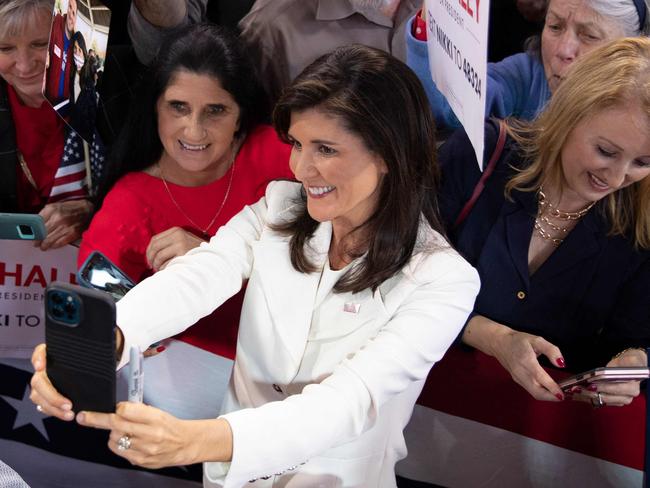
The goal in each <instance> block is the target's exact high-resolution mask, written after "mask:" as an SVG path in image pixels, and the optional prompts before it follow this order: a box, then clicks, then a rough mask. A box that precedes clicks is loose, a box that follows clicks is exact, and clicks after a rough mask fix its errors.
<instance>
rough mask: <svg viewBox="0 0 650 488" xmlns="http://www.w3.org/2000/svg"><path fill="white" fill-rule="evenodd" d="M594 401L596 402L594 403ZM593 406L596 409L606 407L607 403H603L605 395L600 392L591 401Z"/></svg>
mask: <svg viewBox="0 0 650 488" xmlns="http://www.w3.org/2000/svg"><path fill="white" fill-rule="evenodd" d="M594 400H596V401H595V402H594ZM591 405H592V406H593V407H594V408H601V407H604V406H605V402H604V401H603V395H602V394H601V393H600V392H598V393H596V396H595V397H593V398H592V399H591Z"/></svg>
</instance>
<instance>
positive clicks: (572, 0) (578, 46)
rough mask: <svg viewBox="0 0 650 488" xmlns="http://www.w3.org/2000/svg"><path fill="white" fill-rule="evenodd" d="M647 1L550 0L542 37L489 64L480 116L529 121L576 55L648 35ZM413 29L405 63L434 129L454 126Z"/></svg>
mask: <svg viewBox="0 0 650 488" xmlns="http://www.w3.org/2000/svg"><path fill="white" fill-rule="evenodd" d="M647 2H648V0H550V1H549V2H548V9H547V12H546V16H545V21H544V29H543V31H542V34H541V36H540V37H536V38H534V39H532V40H531V41H532V42H528V47H529V49H528V51H527V52H525V53H520V54H515V55H513V56H509V57H507V58H505V59H503V60H502V61H499V62H498V63H488V68H487V91H486V107H485V116H486V117H497V118H506V117H516V118H519V119H523V120H533V119H534V118H535V117H537V115H538V114H539V113H540V112H541V111H542V109H543V108H544V107H545V106H546V104H547V102H548V100H549V98H550V97H551V95H552V93H553V92H554V91H555V90H556V89H557V87H558V86H559V85H560V83H561V81H562V80H563V79H564V77H565V76H566V73H567V71H568V69H569V68H570V67H571V65H572V64H573V63H574V62H575V61H576V60H577V59H579V58H580V57H581V56H583V55H584V54H586V53H588V52H590V51H592V50H593V49H595V48H597V47H599V46H602V45H603V44H604V43H606V42H608V41H611V40H613V39H618V38H622V37H624V36H637V35H648V34H649V33H650V15H649V14H648V5H647ZM412 26H413V22H411V23H409V25H408V27H407V32H406V37H407V62H408V65H409V66H410V67H411V68H412V69H413V70H414V71H415V72H416V74H417V75H418V77H419V78H420V80H421V81H422V84H423V85H424V86H425V89H426V91H427V95H428V97H429V102H430V104H431V108H432V110H433V113H434V116H435V119H436V122H437V123H438V125H440V126H447V127H459V126H460V123H459V122H458V119H457V118H456V116H455V115H454V113H453V110H452V109H451V106H450V105H449V103H447V100H446V98H445V97H444V96H443V95H442V93H441V92H440V91H439V90H438V88H437V87H436V84H435V83H434V82H433V80H432V78H431V72H430V70H429V57H428V51H427V44H426V42H425V41H426V37H424V38H423V37H421V35H417V37H416V34H415V33H414V32H415V31H413V30H412ZM420 30H422V29H420Z"/></svg>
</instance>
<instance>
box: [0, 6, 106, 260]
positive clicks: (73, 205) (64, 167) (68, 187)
mask: <svg viewBox="0 0 650 488" xmlns="http://www.w3.org/2000/svg"><path fill="white" fill-rule="evenodd" d="M52 4H53V2H52V1H51V0H8V1H4V2H2V3H0V125H1V126H2V127H3V130H2V132H1V133H0V211H2V212H26V213H37V212H38V213H40V215H41V216H42V217H43V219H44V221H45V227H46V230H47V237H46V238H45V239H44V240H43V241H42V242H41V243H40V247H41V249H42V250H46V249H49V248H55V247H61V246H64V245H66V244H69V243H71V242H73V241H75V240H77V239H78V238H79V237H80V236H81V232H82V231H83V230H84V228H85V227H86V225H87V223H88V220H89V217H90V213H91V211H92V208H93V207H92V204H91V203H90V201H89V200H88V199H87V198H86V197H87V195H88V191H87V188H86V186H85V184H86V166H85V165H84V161H83V158H81V157H79V158H77V159H75V160H74V161H73V160H72V159H71V158H69V157H68V156H66V155H64V154H65V153H64V143H65V144H67V145H68V146H67V147H66V148H65V150H66V151H72V152H70V153H69V154H73V155H74V154H77V155H78V154H79V152H78V151H75V150H74V149H73V146H74V145H78V143H79V142H78V137H77V136H76V134H74V133H71V132H68V133H66V131H67V129H66V127H65V124H64V122H63V120H62V119H60V118H59V117H58V115H57V114H56V112H55V111H54V109H52V107H51V106H50V105H49V104H48V103H47V102H46V101H45V98H44V97H43V94H42V90H43V77H44V75H45V67H46V60H47V51H48V42H49V33H50V24H51V21H52Z"/></svg>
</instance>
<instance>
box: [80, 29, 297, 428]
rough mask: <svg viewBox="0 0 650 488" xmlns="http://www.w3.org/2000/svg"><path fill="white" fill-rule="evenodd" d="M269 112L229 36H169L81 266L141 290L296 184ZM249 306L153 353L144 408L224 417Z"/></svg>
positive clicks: (228, 310) (209, 320)
mask: <svg viewBox="0 0 650 488" xmlns="http://www.w3.org/2000/svg"><path fill="white" fill-rule="evenodd" d="M265 108H266V103H265V99H264V96H263V92H262V89H261V87H260V84H259V83H258V81H257V78H256V77H255V75H254V72H253V69H252V68H251V65H250V63H249V60H248V58H247V55H246V53H245V52H244V51H243V50H242V48H241V47H240V45H239V42H238V41H237V39H236V37H235V36H234V35H233V34H232V33H230V32H228V31H227V30H225V29H224V28H222V27H218V26H215V25H208V24H200V25H194V26H191V27H188V28H186V29H184V30H181V31H179V32H177V33H176V34H175V35H174V36H171V37H170V38H169V39H168V41H167V43H166V44H165V45H164V46H163V48H162V49H161V50H160V51H159V55H158V58H157V60H156V62H155V63H153V64H152V67H151V69H150V71H149V74H148V78H146V79H145V80H144V81H143V83H142V85H141V86H140V96H139V97H138V104H136V105H135V106H134V107H133V111H132V113H131V114H130V116H129V119H128V121H127V124H126V126H125V127H124V129H123V131H122V133H121V135H120V137H119V138H118V140H117V141H116V143H115V147H114V150H113V152H112V155H111V161H110V162H109V164H108V167H107V176H106V180H105V182H104V185H103V187H102V188H101V189H100V199H101V200H102V203H101V206H100V208H99V210H98V212H97V213H96V214H95V216H94V217H93V220H92V222H91V224H90V227H89V228H88V230H87V231H86V232H85V233H84V235H83V238H82V241H81V246H80V248H79V256H78V265H79V266H82V264H83V263H84V261H85V260H86V258H87V257H88V256H89V255H90V253H91V252H92V251H95V250H98V251H101V252H102V253H103V254H104V255H105V256H106V257H108V259H109V260H110V261H111V262H113V263H114V264H115V265H117V267H118V268H120V269H121V270H122V271H124V273H126V275H128V277H129V278H130V279H131V280H132V281H133V282H135V283H138V282H140V281H142V280H144V279H145V278H147V277H148V276H151V275H152V274H153V273H155V272H157V271H159V270H161V269H163V268H164V267H165V266H166V265H167V263H169V262H170V261H171V260H172V259H173V258H174V257H176V256H181V255H183V254H185V253H186V252H187V251H189V250H190V249H193V248H195V247H198V246H200V245H201V244H203V243H205V242H207V241H208V240H209V239H210V238H211V236H213V235H214V233H215V232H216V231H217V229H218V228H219V227H221V226H222V225H224V224H225V223H227V222H228V221H229V220H230V219H231V218H232V217H233V216H234V215H235V214H237V212H239V211H240V210H241V209H242V208H243V207H244V206H245V205H248V204H251V203H253V202H256V201H257V200H259V199H260V198H261V197H262V196H263V194H264V190H265V188H266V186H267V185H268V183H269V182H270V181H272V180H275V179H291V178H292V177H293V175H292V173H291V170H290V169H289V152H290V150H291V147H290V146H289V145H288V144H286V143H285V142H283V141H281V140H280V139H279V138H278V136H277V134H276V133H275V131H274V130H273V128H272V127H270V126H268V125H265V124H263V123H261V122H262V121H263V120H264V119H265V118H266V117H267V116H268V111H267V110H265ZM243 296H244V295H243V292H241V293H238V294H236V295H235V296H233V297H232V298H231V299H229V300H228V301H227V302H226V303H224V304H223V306H221V307H220V308H219V309H218V310H216V311H215V312H214V313H213V314H211V315H210V316H208V317H205V318H204V319H202V320H200V321H199V322H198V323H197V324H196V325H195V326H194V327H192V328H191V329H189V330H187V331H185V332H183V333H181V334H179V335H178V336H177V337H175V338H174V339H170V340H169V341H165V343H164V344H160V345H158V346H156V348H154V349H153V350H149V352H148V353H147V354H148V355H149V354H151V353H153V354H155V353H156V352H160V353H161V354H158V355H156V356H155V357H148V358H147V359H146V360H145V362H144V364H145V374H146V376H147V378H148V380H147V382H146V383H145V401H147V402H149V403H151V404H153V405H156V406H158V407H160V408H162V409H164V410H166V411H168V412H170V413H173V414H174V415H176V416H179V417H182V418H188V419H190V418H206V417H210V416H216V415H217V414H218V412H219V408H220V406H221V401H222V399H223V395H224V392H225V389H226V385H227V382H228V376H229V374H230V369H231V364H232V361H231V359H232V358H233V357H234V354H235V348H236V341H237V325H238V323H239V315H240V311H241V307H242V300H243ZM208 372H209V373H208ZM208 374H209V375H210V376H209V377H208V378H206V375H208Z"/></svg>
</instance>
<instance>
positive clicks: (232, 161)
mask: <svg viewBox="0 0 650 488" xmlns="http://www.w3.org/2000/svg"><path fill="white" fill-rule="evenodd" d="M239 147H240V146H239V145H238V146H237V147H236V148H234V150H233V155H232V157H231V159H230V179H229V180H228V187H227V188H226V194H225V195H224V197H223V201H222V202H221V206H219V209H218V210H217V213H216V214H214V217H212V220H210V223H209V224H208V225H206V226H205V227H203V228H202V227H201V226H200V225H198V224H197V223H196V222H194V220H192V218H191V217H190V216H189V215H187V213H186V212H185V210H183V208H182V207H181V206H180V205H179V204H178V202H177V201H176V199H175V198H174V195H173V194H172V192H171V190H170V189H169V185H167V180H166V179H165V175H164V174H163V169H162V166H160V161H158V170H159V171H160V179H161V180H162V181H163V185H164V186H165V190H166V191H167V195H169V198H170V199H171V201H172V202H173V204H174V205H175V206H176V208H177V209H178V211H179V212H180V213H181V214H183V217H185V218H186V219H187V221H188V222H189V223H190V224H192V226H193V227H194V228H195V229H198V230H199V231H201V234H202V235H203V237H204V238H205V239H208V238H209V237H210V234H209V233H208V229H210V227H212V224H214V222H215V221H216V220H217V217H219V214H221V211H222V210H223V207H224V206H225V205H226V200H228V195H230V187H231V186H232V180H233V176H234V174H235V157H236V155H237V152H238V151H239Z"/></svg>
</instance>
